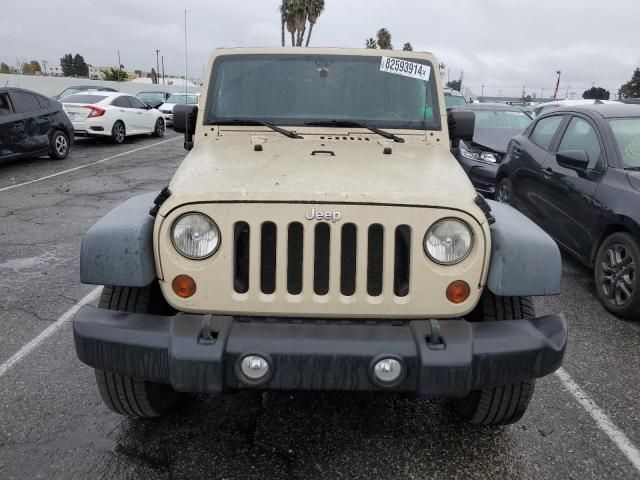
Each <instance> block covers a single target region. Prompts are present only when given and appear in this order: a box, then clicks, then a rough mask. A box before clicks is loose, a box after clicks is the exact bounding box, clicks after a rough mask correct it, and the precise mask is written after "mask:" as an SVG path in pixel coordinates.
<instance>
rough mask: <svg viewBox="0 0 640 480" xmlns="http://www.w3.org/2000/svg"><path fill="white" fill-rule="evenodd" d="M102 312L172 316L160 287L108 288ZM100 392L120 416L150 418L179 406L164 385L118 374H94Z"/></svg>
mask: <svg viewBox="0 0 640 480" xmlns="http://www.w3.org/2000/svg"><path fill="white" fill-rule="evenodd" d="M98 307H99V308H104V309H107V310H117V311H121V312H129V313H152V314H158V315H170V314H172V313H173V310H172V309H171V307H170V306H169V305H168V304H167V302H166V301H165V299H164V297H163V296H162V292H161V291H160V287H159V286H158V285H157V283H154V284H152V285H150V286H148V287H143V288H137V287H110V286H106V287H104V289H103V290H102V295H101V296H100V302H99V303H98ZM95 375H96V383H97V385H98V391H99V392H100V397H101V398H102V401H103V402H104V404H105V405H106V406H107V407H108V408H109V409H110V410H112V411H114V412H116V413H119V414H120V415H127V416H129V417H134V418H151V417H160V416H162V415H166V414H167V413H169V412H170V411H171V409H172V408H173V407H174V406H175V405H176V404H177V403H178V402H179V400H180V398H181V394H180V393H178V392H176V391H175V390H173V388H171V386H169V385H165V384H163V383H156V382H148V381H145V380H140V379H137V378H133V377H129V376H126V375H120V374H118V373H115V372H108V371H103V370H97V369H96V370H95Z"/></svg>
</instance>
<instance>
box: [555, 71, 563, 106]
mask: <svg viewBox="0 0 640 480" xmlns="http://www.w3.org/2000/svg"><path fill="white" fill-rule="evenodd" d="M556 73H557V74H558V81H557V82H556V88H555V90H554V91H553V101H554V102H555V101H556V99H557V98H558V89H559V88H560V75H561V74H562V72H561V71H560V70H558V71H556Z"/></svg>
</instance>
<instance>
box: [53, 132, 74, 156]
mask: <svg viewBox="0 0 640 480" xmlns="http://www.w3.org/2000/svg"><path fill="white" fill-rule="evenodd" d="M68 155H69V137H67V135H66V134H65V133H63V132H61V131H60V130H56V131H55V132H54V133H53V135H52V136H51V147H50V150H49V157H51V158H52V159H54V160H64V159H65V158H67V156H68Z"/></svg>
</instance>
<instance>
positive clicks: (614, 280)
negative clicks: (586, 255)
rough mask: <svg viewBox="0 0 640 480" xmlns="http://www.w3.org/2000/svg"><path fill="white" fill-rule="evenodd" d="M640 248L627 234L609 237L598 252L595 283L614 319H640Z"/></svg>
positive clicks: (620, 233)
mask: <svg viewBox="0 0 640 480" xmlns="http://www.w3.org/2000/svg"><path fill="white" fill-rule="evenodd" d="M639 268H640V245H639V244H638V241H637V240H636V239H635V238H634V237H632V236H631V235H629V234H628V233H626V232H619V233H614V234H613V235H611V236H609V237H607V239H606V240H605V241H604V242H603V243H602V245H601V246H600V249H599V250H598V255H597V257H596V264H595V268H594V279H595V283H596V289H597V291H598V297H599V298H600V301H601V302H602V304H603V305H604V307H605V308H606V309H607V310H609V311H610V312H611V313H613V314H614V315H617V316H619V317H623V318H629V319H640V280H639V279H638V269H639Z"/></svg>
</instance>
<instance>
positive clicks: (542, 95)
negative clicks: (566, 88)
mask: <svg viewBox="0 0 640 480" xmlns="http://www.w3.org/2000/svg"><path fill="white" fill-rule="evenodd" d="M543 98H544V88H541V89H540V100H541V101H542V99H543Z"/></svg>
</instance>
